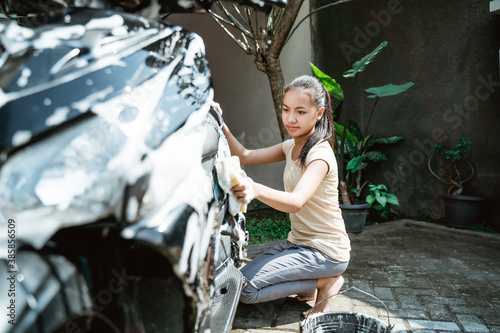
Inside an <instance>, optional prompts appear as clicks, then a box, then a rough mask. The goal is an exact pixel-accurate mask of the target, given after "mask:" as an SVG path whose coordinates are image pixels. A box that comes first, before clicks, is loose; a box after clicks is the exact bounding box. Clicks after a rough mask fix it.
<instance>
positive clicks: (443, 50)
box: [311, 0, 500, 227]
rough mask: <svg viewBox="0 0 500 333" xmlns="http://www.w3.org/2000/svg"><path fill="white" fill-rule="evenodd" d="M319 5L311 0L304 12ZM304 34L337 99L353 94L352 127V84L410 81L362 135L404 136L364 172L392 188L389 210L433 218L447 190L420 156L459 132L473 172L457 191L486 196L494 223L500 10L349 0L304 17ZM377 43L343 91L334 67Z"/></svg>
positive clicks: (357, 96) (472, 4)
mask: <svg viewBox="0 0 500 333" xmlns="http://www.w3.org/2000/svg"><path fill="white" fill-rule="evenodd" d="M327 3H330V0H311V9H314V8H317V7H319V6H322V5H324V4H327ZM311 31H312V34H311V36H312V43H313V44H312V45H313V62H314V63H315V64H316V65H317V66H318V67H319V68H320V69H322V70H323V71H324V72H325V73H327V74H329V75H330V76H331V77H333V78H335V79H337V81H338V82H339V83H340V84H341V85H342V87H343V88H344V90H345V94H346V96H347V98H348V97H349V96H350V95H351V93H352V92H353V99H352V109H351V111H350V116H349V118H351V119H353V120H355V121H356V122H358V123H359V124H360V125H361V126H362V127H364V125H366V122H367V115H368V112H369V110H370V108H371V106H372V103H373V99H367V98H366V93H365V92H364V91H363V90H362V89H364V88H368V87H373V86H382V85H384V84H387V83H393V84H402V83H405V82H407V81H413V82H415V86H414V87H412V88H410V90H408V91H407V92H406V93H404V94H403V95H399V96H394V97H386V98H385V99H380V100H379V103H378V105H377V108H376V109H375V113H374V118H373V119H372V121H371V123H370V128H369V131H368V132H375V131H377V133H379V135H380V136H390V135H396V134H400V135H403V136H405V140H404V141H403V142H401V143H399V144H398V145H397V146H394V148H391V149H388V150H386V153H387V155H388V158H389V161H388V162H381V163H379V164H378V165H373V166H372V168H370V169H369V170H368V176H369V179H372V180H373V182H374V183H385V184H387V185H388V186H389V190H390V191H391V192H393V193H395V194H397V196H398V198H399V200H400V203H401V205H400V209H399V211H400V212H401V213H403V214H404V215H405V216H407V217H411V218H424V219H433V218H434V219H438V218H441V217H442V215H443V208H442V198H441V194H442V193H443V192H445V191H446V189H447V186H445V185H443V184H441V183H439V182H438V180H437V179H435V178H433V177H432V176H431V174H430V173H429V171H428V169H427V158H428V156H429V154H430V153H431V152H432V146H433V145H434V143H444V144H453V145H454V144H455V143H456V140H457V139H458V138H460V137H461V136H464V137H466V138H472V139H473V147H472V150H470V154H469V156H470V157H471V161H472V162H473V164H474V166H475V168H476V175H475V177H474V178H473V179H472V180H471V181H469V182H468V183H466V188H465V190H466V191H467V193H468V194H470V195H482V196H485V197H487V198H488V199H489V203H490V204H492V206H491V208H490V210H489V211H488V216H487V220H488V221H489V222H491V223H493V224H495V225H496V226H497V227H500V218H499V217H500V214H499V208H498V206H499V203H500V191H499V188H500V172H499V170H500V168H499V163H500V154H499V152H500V148H499V145H498V142H497V141H498V140H497V137H496V135H497V133H498V125H499V124H500V79H499V49H500V15H496V14H493V13H490V12H489V1H487V0H455V1H449V0H418V1H417V0H373V1H361V0H359V1H352V2H350V3H345V4H342V5H339V6H334V7H330V8H328V9H325V10H323V11H321V12H320V13H318V14H316V15H314V17H313V19H312V23H311ZM384 40H386V41H388V43H389V44H388V46H387V47H386V48H385V49H384V50H383V51H382V52H381V53H380V54H379V55H378V56H377V58H376V59H375V61H374V62H373V63H371V64H370V65H368V67H367V69H366V71H365V72H363V73H361V74H360V76H359V78H358V82H357V83H356V87H355V88H354V89H353V82H354V81H353V80H352V79H345V78H343V77H342V73H343V72H344V71H346V70H348V69H350V68H351V66H352V64H353V63H354V62H355V61H357V60H359V59H360V58H361V57H362V56H364V55H366V54H368V53H369V52H370V51H372V50H373V49H374V48H375V47H376V46H378V45H379V44H380V43H381V42H382V41H384ZM347 103H348V101H347ZM347 108H348V105H347V104H346V105H344V107H343V109H342V111H341V114H340V118H339V121H340V122H341V123H342V124H344V123H345V121H346V119H344V118H345V113H346V109H347ZM342 113H343V114H344V117H342V116H343V114H342ZM464 194H466V193H464Z"/></svg>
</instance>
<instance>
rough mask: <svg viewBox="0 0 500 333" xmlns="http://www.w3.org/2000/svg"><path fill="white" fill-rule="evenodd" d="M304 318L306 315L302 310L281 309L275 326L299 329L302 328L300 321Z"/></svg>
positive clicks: (284, 328) (277, 327)
mask: <svg viewBox="0 0 500 333" xmlns="http://www.w3.org/2000/svg"><path fill="white" fill-rule="evenodd" d="M303 319H304V317H303V316H302V313H301V312H300V311H292V310H288V311H281V312H280V314H279V315H278V319H277V320H276V324H275V328H276V329H279V330H292V331H297V330H299V329H300V326H299V322H300V321H301V320H303Z"/></svg>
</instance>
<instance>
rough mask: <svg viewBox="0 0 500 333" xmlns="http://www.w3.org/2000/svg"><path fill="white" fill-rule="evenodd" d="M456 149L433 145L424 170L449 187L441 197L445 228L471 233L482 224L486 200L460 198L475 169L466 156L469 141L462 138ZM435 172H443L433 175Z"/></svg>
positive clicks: (468, 196)
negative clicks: (439, 158)
mask: <svg viewBox="0 0 500 333" xmlns="http://www.w3.org/2000/svg"><path fill="white" fill-rule="evenodd" d="M455 147H456V149H447V148H445V147H444V146H443V145H438V144H436V145H434V152H433V153H432V154H431V155H430V156H429V159H428V161H427V166H428V168H429V171H430V172H431V174H432V175H433V176H434V177H436V178H437V179H438V180H439V181H441V182H443V183H444V184H447V185H449V188H448V192H447V193H446V194H443V197H444V200H445V220H446V225H448V226H450V227H455V228H463V229H471V228H472V226H473V225H474V224H476V223H479V222H481V218H482V206H483V203H484V202H485V201H486V198H484V197H481V196H471V195H463V194H462V193H463V191H464V183H466V182H467V181H469V180H471V179H472V176H474V167H473V166H472V164H471V163H470V161H469V160H468V159H467V156H466V152H467V150H468V148H470V147H472V139H465V138H463V137H461V138H460V139H458V142H457V144H456V146H455ZM435 155H439V156H440V157H441V160H439V161H436V160H435V158H434V157H435ZM437 168H440V169H443V171H442V172H441V173H439V172H436V171H434V170H435V169H437Z"/></svg>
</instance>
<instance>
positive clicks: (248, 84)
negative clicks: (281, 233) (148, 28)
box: [168, 0, 311, 189]
mask: <svg viewBox="0 0 500 333" xmlns="http://www.w3.org/2000/svg"><path fill="white" fill-rule="evenodd" d="M308 11H309V2H308V1H307V0H306V1H305V2H304V5H303V6H302V8H301V12H300V13H299V15H298V17H299V19H300V18H302V17H304V16H305V15H307V13H308ZM168 21H169V22H171V23H174V24H179V25H182V26H183V27H185V28H186V29H188V30H190V31H193V32H195V33H197V34H199V35H200V36H201V37H203V39H204V40H205V46H206V52H207V58H208V61H209V67H210V69H211V71H212V79H213V85H214V90H215V100H216V101H217V102H219V103H220V104H221V106H222V108H223V111H224V120H225V122H226V123H227V124H228V126H229V128H230V129H231V131H232V133H233V134H234V135H235V136H236V137H237V138H238V139H239V140H240V142H241V143H242V144H244V145H245V146H246V147H247V148H262V147H267V146H270V145H273V144H276V143H279V142H281V138H280V134H279V130H278V125H277V120H276V116H275V113H274V106H273V101H272V97H271V91H270V86H269V83H268V80H267V76H266V75H265V74H264V73H262V72H260V71H258V70H257V68H256V66H255V64H254V62H253V61H254V58H253V56H249V55H246V54H245V53H244V52H243V50H241V49H240V48H239V47H238V46H237V45H236V43H235V42H233V41H232V40H231V39H230V38H229V36H227V35H226V33H225V32H224V31H223V30H222V29H221V28H220V27H219V26H218V25H217V24H216V23H215V21H214V20H213V19H212V18H211V17H210V16H209V15H208V14H189V15H187V14H178V15H171V16H169V18H168ZM240 38H241V37H240ZM280 60H281V64H282V67H283V75H284V78H285V82H288V81H290V80H292V79H293V78H295V77H296V76H299V75H302V74H309V73H310V66H309V62H310V61H311V41H310V28H309V24H307V22H306V23H304V24H302V25H301V26H300V27H299V29H297V31H296V32H295V33H294V35H293V37H292V39H291V40H290V41H289V42H288V44H287V45H286V46H285V48H284V50H283V52H282V56H281V58H280ZM283 167H284V164H283V163H276V164H273V165H261V166H245V167H244V169H245V171H246V172H247V174H248V175H249V176H250V177H251V178H252V179H254V180H255V181H257V182H261V183H263V184H266V185H268V186H271V187H273V188H277V189H283V180H282V175H283Z"/></svg>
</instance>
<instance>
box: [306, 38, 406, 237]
mask: <svg viewBox="0 0 500 333" xmlns="http://www.w3.org/2000/svg"><path fill="white" fill-rule="evenodd" d="M386 45H387V42H382V43H381V44H380V45H379V46H378V47H377V48H375V50H373V51H372V52H370V53H369V54H368V55H366V56H365V57H363V58H362V59H361V60H359V61H357V62H355V63H354V64H353V66H352V68H351V69H350V70H348V71H346V72H344V74H343V76H344V77H346V78H354V83H353V86H354V85H355V84H356V80H357V77H358V74H359V73H361V72H363V71H364V70H365V69H366V66H367V65H368V64H369V63H371V62H372V61H373V60H374V59H375V56H376V55H377V54H378V53H379V52H380V51H381V50H382V49H383V48H384V47H385V46H386ZM311 67H312V69H313V71H314V73H315V74H316V76H317V77H318V78H319V80H320V81H321V82H322V83H323V85H324V86H325V88H326V89H327V90H328V92H329V93H330V94H331V95H332V96H333V97H334V98H335V99H336V100H338V104H336V105H335V106H334V109H333V112H335V110H336V109H337V107H339V106H340V105H342V102H343V101H344V94H343V90H342V88H341V87H340V85H339V84H338V83H337V82H336V81H335V80H334V79H332V78H331V77H330V76H328V75H327V74H325V73H323V72H322V71H321V70H319V69H318V68H317V67H316V66H314V65H313V64H311ZM413 85H414V83H413V82H408V83H406V84H403V85H393V84H388V85H385V86H381V87H374V88H368V89H365V91H366V92H368V93H369V94H370V95H369V96H368V98H375V102H374V103H373V106H372V108H371V110H370V114H369V118H368V122H367V124H366V127H365V131H364V134H362V135H361V131H359V135H358V136H356V135H354V134H353V133H351V132H350V130H351V129H353V127H352V126H351V125H352V124H353V122H350V125H349V126H348V127H347V128H345V126H342V125H340V124H338V123H335V129H336V133H337V135H338V137H339V140H338V141H339V144H337V147H338V149H337V150H336V155H337V161H338V165H339V191H340V196H341V201H342V203H341V205H340V207H341V210H342V216H343V218H344V222H345V224H346V229H347V231H348V232H361V231H362V227H363V225H364V224H365V221H366V213H367V210H368V208H369V207H370V204H369V203H368V202H366V200H359V199H360V195H361V190H362V186H363V185H360V184H361V182H362V179H361V171H362V170H363V169H364V168H365V167H366V162H367V161H369V160H372V161H377V159H379V158H380V157H381V156H382V155H380V154H381V153H380V154H377V153H369V152H368V148H371V147H372V146H373V144H375V143H377V142H376V141H375V139H374V138H373V135H372V134H370V135H368V136H366V133H367V130H368V127H369V125H370V121H371V119H372V116H373V113H374V110H375V107H376V105H377V103H378V101H379V98H380V97H387V96H394V95H397V94H400V93H402V92H404V91H406V90H407V89H409V88H410V87H411V86H413ZM353 91H354V89H353ZM351 100H352V98H351ZM351 105H352V103H349V109H348V110H347V113H349V110H350V108H351ZM346 118H347V119H348V117H347V116H346ZM401 139H402V137H398V138H397V139H394V140H395V141H394V143H395V142H397V141H400V140H401ZM378 143H382V141H381V142H378ZM387 143H389V142H387ZM391 143H392V142H391ZM349 147H351V148H352V149H351V150H350V149H349ZM354 148H355V149H354ZM355 152H357V153H355ZM384 157H385V156H384ZM346 158H347V161H346ZM346 163H347V164H346ZM344 169H345V170H344ZM349 179H350V180H351V181H349ZM353 183H354V184H356V185H354V186H353V185H352V184H353ZM353 193H354V194H353ZM356 200H357V201H356Z"/></svg>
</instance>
